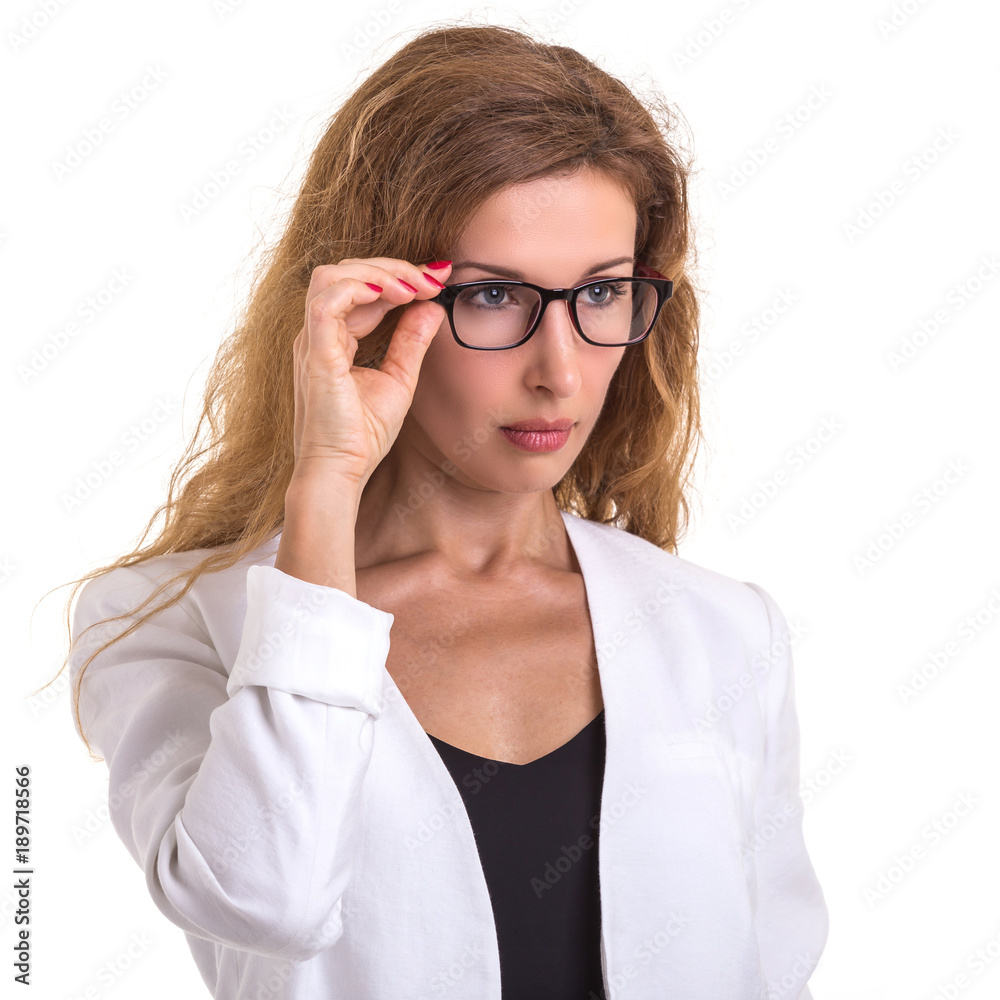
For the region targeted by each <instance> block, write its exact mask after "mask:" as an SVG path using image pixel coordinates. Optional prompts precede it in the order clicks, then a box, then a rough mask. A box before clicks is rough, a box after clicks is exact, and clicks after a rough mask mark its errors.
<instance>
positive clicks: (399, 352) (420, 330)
mask: <svg viewBox="0 0 1000 1000" xmlns="http://www.w3.org/2000/svg"><path fill="white" fill-rule="evenodd" d="M446 316H447V313H446V312H445V309H444V306H440V305H438V304H437V303H436V302H416V303H414V304H413V305H411V306H408V307H407V308H406V309H404V310H403V314H402V316H401V317H400V319H399V322H398V323H397V324H396V329H395V330H394V331H393V334H392V340H391V341H389V347H388V349H387V350H386V352H385V358H384V359H383V361H382V365H381V369H380V370H381V371H382V372H383V373H384V374H385V375H388V376H389V377H390V378H393V379H395V380H396V381H397V382H399V383H400V385H402V386H404V387H405V389H406V391H407V392H408V393H409V395H410V398H412V397H413V392H414V390H415V389H416V387H417V377H418V375H419V374H420V366H421V363H422V362H423V360H424V355H425V354H426V353H427V348H428V347H430V344H431V341H432V340H433V339H434V336H435V334H436V333H437V331H438V330H439V329H440V327H441V325H442V323H444V321H445V318H446Z"/></svg>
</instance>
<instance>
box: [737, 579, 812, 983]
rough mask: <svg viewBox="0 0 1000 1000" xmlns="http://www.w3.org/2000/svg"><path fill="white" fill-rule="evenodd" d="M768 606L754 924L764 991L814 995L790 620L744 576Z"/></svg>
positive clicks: (808, 862)
mask: <svg viewBox="0 0 1000 1000" xmlns="http://www.w3.org/2000/svg"><path fill="white" fill-rule="evenodd" d="M748 586H750V587H751V588H753V589H754V590H755V591H756V592H757V593H758V595H759V596H760V598H761V600H762V601H763V602H764V606H765V608H766V611H767V618H768V623H769V636H770V638H769V643H768V646H767V655H766V658H765V660H766V670H764V671H762V674H763V680H761V681H760V682H759V685H758V691H759V692H760V696H761V699H762V710H763V717H764V725H765V744H764V759H763V763H762V767H761V779H760V783H759V785H758V788H757V795H756V799H755V806H754V822H755V827H756V830H755V833H756V837H755V841H754V859H755V866H756V873H757V909H756V921H755V922H756V931H757V940H758V942H759V945H760V957H761V966H762V969H763V972H764V975H765V979H766V982H767V984H768V993H767V994H766V995H767V997H768V998H772V997H776V998H781V1000H812V993H811V992H810V990H809V987H808V985H807V984H808V980H809V977H810V976H811V975H812V972H813V970H814V969H815V967H816V965H817V963H818V962H819V959H820V955H821V954H822V952H823V949H824V947H825V946H826V940H827V936H828V933H829V914H828V911H827V907H826V903H825V901H824V898H823V892H822V889H821V887H820V884H819V880H818V878H817V877H816V872H815V870H814V869H813V865H812V862H811V860H810V858H809V854H808V852H807V849H806V844H805V839H804V837H803V830H802V820H803V812H804V806H803V802H802V797H801V795H800V792H799V781H800V775H799V724H798V716H797V713H796V708H795V683H794V677H793V665H792V655H791V647H790V642H789V631H788V623H787V621H786V620H785V617H784V615H783V614H782V612H781V610H780V609H779V607H778V605H777V604H776V603H775V601H774V599H773V598H772V597H771V595H770V594H769V593H767V591H765V590H764V589H763V588H762V587H760V586H758V585H756V584H753V583H748Z"/></svg>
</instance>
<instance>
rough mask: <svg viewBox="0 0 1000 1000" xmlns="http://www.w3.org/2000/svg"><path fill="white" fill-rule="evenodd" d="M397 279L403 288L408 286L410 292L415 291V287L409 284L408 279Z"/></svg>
mask: <svg viewBox="0 0 1000 1000" xmlns="http://www.w3.org/2000/svg"><path fill="white" fill-rule="evenodd" d="M397 280H398V281H399V283H400V284H401V285H402V286H403V287H404V288H409V290H410V291H411V292H415V291H416V289H415V288H414V287H413V285H411V284H410V283H409V282H408V281H403V279H402V278H398V279H397Z"/></svg>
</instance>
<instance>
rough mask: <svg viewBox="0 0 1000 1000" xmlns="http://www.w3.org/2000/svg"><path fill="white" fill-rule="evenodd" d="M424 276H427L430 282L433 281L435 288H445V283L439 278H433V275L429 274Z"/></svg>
mask: <svg viewBox="0 0 1000 1000" xmlns="http://www.w3.org/2000/svg"><path fill="white" fill-rule="evenodd" d="M424 277H425V278H426V279H427V280H428V281H429V282H430V283H431V284H432V285H433V286H434V287H435V288H444V285H442V284H441V282H440V281H438V280H437V278H432V277H431V276H430V275H429V274H425V275H424Z"/></svg>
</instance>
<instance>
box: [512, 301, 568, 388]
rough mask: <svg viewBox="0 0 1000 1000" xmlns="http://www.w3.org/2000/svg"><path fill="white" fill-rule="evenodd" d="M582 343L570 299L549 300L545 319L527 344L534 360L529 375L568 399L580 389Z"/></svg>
mask: <svg viewBox="0 0 1000 1000" xmlns="http://www.w3.org/2000/svg"><path fill="white" fill-rule="evenodd" d="M580 343H582V340H581V338H580V335H579V333H578V332H577V330H576V327H575V326H574V325H573V318H572V316H571V314H570V311H569V302H567V301H566V300H565V299H562V300H559V299H557V300H555V301H553V302H549V303H548V305H547V306H546V308H545V310H544V311H543V312H542V318H541V320H540V322H539V324H538V326H537V328H536V329H535V332H534V333H533V334H532V335H531V338H530V339H529V340H528V342H527V343H526V344H524V345H522V346H523V347H526V348H528V349H529V352H530V354H531V357H532V362H531V364H530V365H529V367H528V371H527V373H526V374H527V376H528V377H529V378H531V379H532V380H533V382H534V383H536V384H538V385H546V386H548V388H550V389H551V390H552V391H553V392H554V393H555V394H556V395H557V396H559V397H560V398H568V397H570V396H572V395H573V394H574V393H576V392H577V391H578V390H579V388H580V382H581V379H580V363H579V358H578V357H577V347H578V346H579V344H580Z"/></svg>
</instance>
